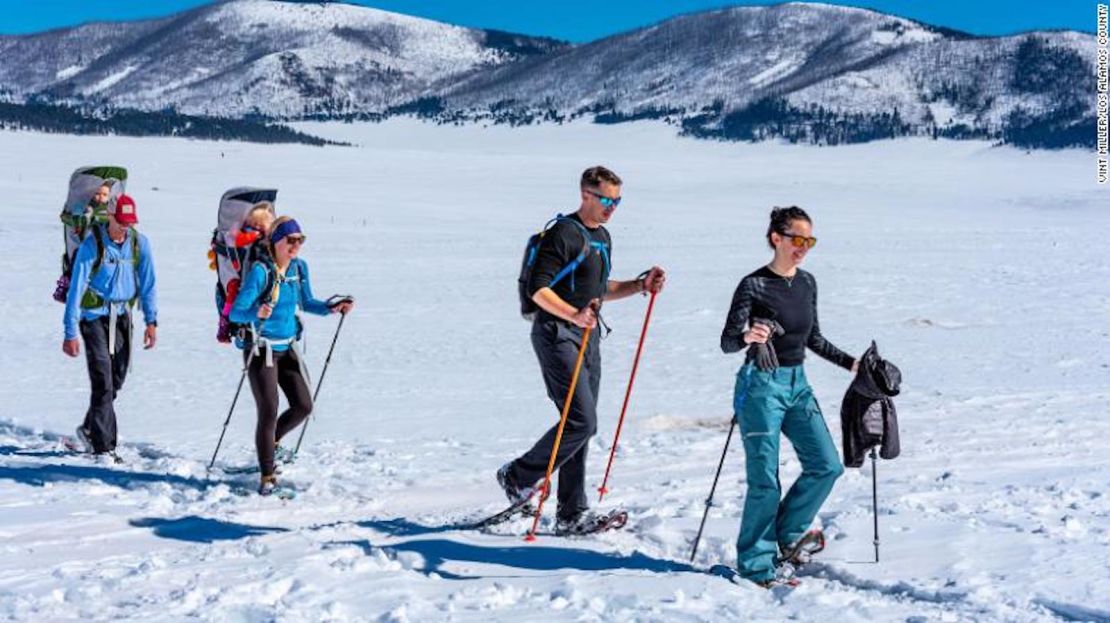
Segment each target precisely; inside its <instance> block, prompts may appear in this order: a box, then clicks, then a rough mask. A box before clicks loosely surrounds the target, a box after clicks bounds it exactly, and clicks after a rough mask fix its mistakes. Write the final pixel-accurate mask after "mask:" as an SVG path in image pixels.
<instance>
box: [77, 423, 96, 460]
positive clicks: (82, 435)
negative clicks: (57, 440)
mask: <svg viewBox="0 0 1110 623" xmlns="http://www.w3.org/2000/svg"><path fill="white" fill-rule="evenodd" d="M77 443H79V444H81V448H82V450H83V451H84V452H87V453H89V454H92V453H93V452H95V448H93V442H92V437H90V436H89V431H88V430H86V429H85V426H84V425H81V426H78V427H77Z"/></svg>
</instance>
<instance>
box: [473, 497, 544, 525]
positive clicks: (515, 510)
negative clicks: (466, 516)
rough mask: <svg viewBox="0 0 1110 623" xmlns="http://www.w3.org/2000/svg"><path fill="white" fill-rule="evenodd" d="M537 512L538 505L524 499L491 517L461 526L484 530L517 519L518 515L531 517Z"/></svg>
mask: <svg viewBox="0 0 1110 623" xmlns="http://www.w3.org/2000/svg"><path fill="white" fill-rule="evenodd" d="M535 514H536V507H535V506H533V505H532V503H531V502H530V501H529V500H524V501H522V502H520V503H519V504H514V505H512V506H510V507H509V508H506V509H505V510H503V511H501V512H500V513H497V514H495V515H490V516H489V517H486V518H485V519H482V520H479V521H476V522H474V523H471V524H467V525H464V526H461V528H462V529H464V530H484V529H486V528H492V527H493V526H497V525H500V524H503V523H505V522H507V521H511V520H513V519H516V518H518V517H530V516H532V515H535Z"/></svg>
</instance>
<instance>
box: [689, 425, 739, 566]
mask: <svg viewBox="0 0 1110 623" xmlns="http://www.w3.org/2000/svg"><path fill="white" fill-rule="evenodd" d="M734 430H736V418H735V417H734V418H732V425H731V426H729V427H728V437H726V438H725V449H724V451H723V452H721V462H720V463H718V464H717V475H716V476H714V477H713V486H712V487H711V488H710V489H709V497H708V498H706V499H705V513H704V514H702V516H701V526H699V527H698V536H696V537H694V549H693V551H691V552H690V562H694V557H695V556H697V555H698V543H699V542H700V541H701V533H702V531H703V530H705V520H706V519H708V518H709V509H710V507H712V506H713V494H714V493H716V492H717V481H718V480H720V478H721V469H723V468H724V466H725V455H726V454H728V445H729V444H730V443H732V431H734Z"/></svg>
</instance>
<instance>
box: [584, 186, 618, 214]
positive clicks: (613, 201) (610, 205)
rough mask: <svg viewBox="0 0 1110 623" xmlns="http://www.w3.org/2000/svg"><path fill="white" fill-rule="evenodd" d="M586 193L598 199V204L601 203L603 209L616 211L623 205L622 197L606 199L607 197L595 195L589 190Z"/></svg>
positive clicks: (599, 194)
mask: <svg viewBox="0 0 1110 623" xmlns="http://www.w3.org/2000/svg"><path fill="white" fill-rule="evenodd" d="M586 192H588V193H590V194H591V195H593V196H594V197H597V202H598V203H600V204H601V207H603V208H605V209H606V210H615V209H616V208H617V206H619V205H620V204H621V198H620V197H616V198H612V197H606V196H605V195H603V194H601V193H595V192H594V191H592V190H587V191H586Z"/></svg>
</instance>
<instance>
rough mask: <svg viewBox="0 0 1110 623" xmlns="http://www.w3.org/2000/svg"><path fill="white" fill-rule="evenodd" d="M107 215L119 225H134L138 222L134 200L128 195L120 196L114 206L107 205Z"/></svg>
mask: <svg viewBox="0 0 1110 623" xmlns="http://www.w3.org/2000/svg"><path fill="white" fill-rule="evenodd" d="M108 214H111V215H112V216H113V217H115V219H116V221H118V222H119V224H120V225H134V224H135V223H138V222H139V215H138V214H137V213H136V212H135V200H134V199H132V198H131V197H130V196H128V195H120V196H119V199H116V203H115V204H108Z"/></svg>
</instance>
